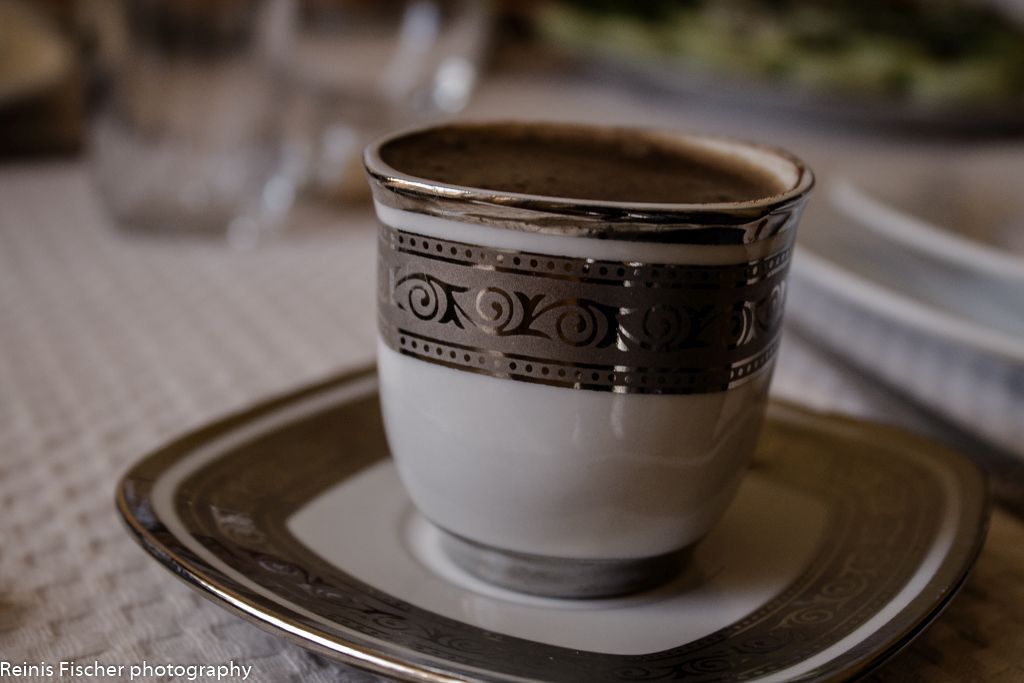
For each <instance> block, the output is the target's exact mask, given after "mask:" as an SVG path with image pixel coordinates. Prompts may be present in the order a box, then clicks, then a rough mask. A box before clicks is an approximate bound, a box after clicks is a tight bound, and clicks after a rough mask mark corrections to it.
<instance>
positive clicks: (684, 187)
mask: <svg viewBox="0 0 1024 683" xmlns="http://www.w3.org/2000/svg"><path fill="white" fill-rule="evenodd" d="M380 158H381V160H382V161H384V162H385V163H386V164H388V165H389V166H391V167H392V168H393V169H395V170H396V171H398V172H400V173H403V174H405V175H410V176H415V177H418V178H423V179H427V180H431V181H434V182H441V183H445V184H448V185H459V186H463V187H471V188H477V189H482V190H491V191H497V192H514V193H520V194H530V195H540V196H545V197H564V198H568V199H580V200H600V201H613V202H624V203H648V202H649V203H671V204H717V203H724V202H746V201H753V200H758V199H764V198H767V197H772V196H774V195H778V194H781V193H783V192H785V191H786V190H788V189H789V188H788V187H786V185H785V184H784V183H783V182H782V180H780V179H779V178H778V177H777V176H776V175H774V174H772V173H771V172H769V171H768V170H766V169H764V168H761V167H759V166H757V165H755V164H754V163H752V162H750V161H749V160H747V159H745V158H742V157H740V156H739V155H734V154H729V153H727V152H725V151H721V152H720V151H717V150H710V149H705V148H702V147H699V146H697V145H694V144H687V143H686V141H685V139H684V138H680V139H678V140H676V139H672V138H671V137H669V136H666V135H664V134H660V135H659V134H655V133H645V132H643V131H637V130H625V129H611V128H609V129H601V128H597V129H595V128H577V127H574V126H560V125H546V126H536V125H531V126H521V125H516V124H504V125H493V124H492V125H486V126H473V125H455V126H446V127H444V128H435V129H432V130H426V131H423V132H419V133H413V134H410V135H405V136H402V137H400V138H397V139H394V140H391V141H389V142H387V143H385V144H384V145H383V146H382V147H381V148H380Z"/></svg>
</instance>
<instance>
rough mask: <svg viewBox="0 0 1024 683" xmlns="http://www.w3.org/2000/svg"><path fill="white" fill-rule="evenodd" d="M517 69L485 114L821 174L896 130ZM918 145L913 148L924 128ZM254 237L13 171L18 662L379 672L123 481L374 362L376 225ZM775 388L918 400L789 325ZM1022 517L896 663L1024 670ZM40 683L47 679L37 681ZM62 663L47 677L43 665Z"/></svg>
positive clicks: (10, 466)
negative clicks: (210, 573) (261, 406)
mask: <svg viewBox="0 0 1024 683" xmlns="http://www.w3.org/2000/svg"><path fill="white" fill-rule="evenodd" d="M691 105H692V106H686V107H681V106H680V105H679V103H669V102H661V101H657V100H644V99H640V98H638V97H636V96H626V95H625V94H623V93H622V92H621V91H620V90H618V89H617V88H615V87H614V86H612V85H609V84H602V83H594V82H587V81H581V80H578V79H573V80H570V81H565V82H562V81H559V80H556V79H553V78H547V77H537V76H525V75H517V74H506V75H502V76H498V77H496V78H493V79H491V80H488V81H486V82H485V83H484V85H483V87H482V88H481V91H480V93H479V95H478V97H477V98H476V99H475V101H474V104H473V105H472V107H471V109H470V112H469V114H471V115H478V116H524V117H533V118H547V119H576V120H579V119H586V120H593V121H598V122H609V123H610V122H618V123H623V122H626V123H631V124H646V125H662V126H673V127H690V128H701V129H703V130H708V131H715V132H727V133H732V134H739V135H742V136H745V137H762V136H764V135H766V134H768V132H770V134H771V135H772V136H773V139H774V140H775V141H777V142H779V143H780V144H783V145H787V146H790V147H792V148H794V149H796V150H797V151H798V152H799V153H801V154H802V155H803V156H805V157H806V158H808V159H809V160H810V162H811V163H812V165H814V166H815V167H816V168H817V169H818V170H819V173H821V172H823V171H824V172H826V173H827V172H828V169H829V168H833V167H835V166H836V165H837V164H839V163H859V160H864V159H868V158H870V157H871V156H872V155H876V156H877V155H881V154H885V153H890V154H891V153H892V152H891V151H888V152H887V150H891V149H892V145H893V141H892V140H891V139H885V138H881V139H876V138H871V137H865V136H860V137H858V136H857V135H852V136H851V137H849V138H848V139H847V138H843V137H842V136H836V135H835V134H834V133H833V132H832V131H830V130H829V129H828V127H824V126H817V127H816V126H815V125H803V124H798V125H790V124H786V123H784V122H771V121H767V120H765V119H763V118H762V117H760V116H758V115H756V113H753V114H752V113H750V112H748V113H746V114H742V115H741V114H737V113H735V112H733V113H727V114H719V113H718V112H716V111H715V110H714V109H707V108H702V107H701V106H699V103H691ZM908 144H911V143H908ZM292 223H293V226H292V227H291V228H290V229H289V231H288V232H287V233H286V234H285V235H284V236H283V238H281V239H279V240H276V241H273V242H271V243H268V244H264V245H262V246H260V247H259V248H256V249H252V250H248V251H232V250H230V249H227V248H226V247H225V246H223V245H221V244H215V243H209V242H196V241H191V242H188V241H186V242H178V241H173V240H166V239H145V238H138V237H137V236H128V235H125V234H123V233H121V232H118V231H117V230H115V229H114V228H113V226H112V224H111V222H110V220H109V218H108V217H107V216H106V215H105V213H104V211H103V208H102V206H101V205H100V203H99V201H98V198H97V196H96V195H95V193H94V190H93V188H92V186H91V184H90V178H89V174H88V168H87V165H86V163H85V162H82V161H64V162H33V163H17V164H7V165H5V166H2V167H0V539H2V549H0V659H3V660H8V661H12V662H17V663H21V662H28V663H38V662H51V663H55V662H59V661H61V660H75V661H78V662H91V661H93V660H98V661H100V662H102V663H105V664H118V663H125V664H128V663H135V662H141V661H142V660H146V661H148V662H151V663H158V662H167V663H175V664H188V663H192V664H217V663H226V662H228V661H229V660H234V661H235V662H237V663H242V664H245V665H252V666H253V667H254V670H253V674H252V676H251V677H250V680H261V681H263V680H265V681H290V680H294V681H329V680H330V681H337V680H343V681H363V680H372V679H374V677H373V676H370V675H369V674H365V673H362V672H359V671H357V670H354V669H351V668H348V667H345V666H343V665H340V664H336V663H333V662H329V661H327V660H325V659H324V658H322V657H318V656H315V655H312V654H310V653H307V652H306V651H304V650H302V649H300V648H298V647H296V646H293V645H291V644H289V643H286V642H284V641H283V640H281V639H278V638H275V637H272V636H270V635H267V634H264V633H263V632H262V631H260V630H258V629H256V628H255V627H253V626H251V625H249V624H248V623H246V622H244V621H243V620H241V619H239V618H236V617H234V616H232V615H230V614H229V613H227V612H226V611H224V610H222V609H220V608H218V607H216V606H214V605H212V604H209V603H208V602H206V601H205V600H204V599H203V598H201V597H199V595H198V594H196V593H195V592H193V591H192V590H190V589H188V588H187V587H185V586H184V585H183V584H181V583H179V582H177V581H174V580H173V579H172V578H171V577H170V576H169V575H168V574H167V573H166V571H165V570H164V569H163V568H161V567H159V566H158V565H157V564H156V563H155V562H153V561H151V559H150V558H149V557H148V556H147V555H146V554H145V553H144V552H143V551H142V550H140V549H139V548H138V547H137V546H136V545H135V543H134V542H133V541H132V540H131V538H130V537H129V535H128V534H127V533H125V531H124V529H123V528H122V526H121V524H120V522H119V520H118V519H117V516H116V513H115V511H114V506H113V488H114V484H115V482H116V480H117V478H118V476H119V475H120V474H121V473H122V472H123V471H124V470H125V469H126V468H127V467H128V466H129V465H130V464H131V463H132V462H133V461H134V460H135V459H137V458H138V457H139V456H140V454H143V453H145V452H147V451H149V450H151V449H153V448H155V447H156V446H158V445H160V444H161V443H163V442H165V441H167V440H168V439H170V438H172V437H174V436H176V435H179V434H181V433H183V432H185V431H187V430H190V429H193V428H195V427H198V426H200V425H202V424H204V423H207V422H209V421H210V420H211V419H213V418H216V417H217V416H219V415H223V414H225V413H228V412H231V411H234V410H236V409H239V408H241V407H244V406H246V405H248V404H250V403H253V402H255V401H258V400H260V399H262V398H265V397H267V396H268V395H271V394H274V393H277V392H281V391H285V390H288V389H290V388H294V387H296V386H298V385H301V384H303V383H307V382H312V381H315V380H318V379H321V378H323V377H324V376H326V375H329V374H332V373H336V372H340V371H343V370H345V369H348V368H352V367H355V366H359V365H363V364H366V363H369V362H372V360H373V353H374V335H375V325H374V302H373V288H372V283H373V281H374V279H373V272H372V270H373V267H374V263H375V257H374V248H375V232H374V221H373V218H372V216H371V215H370V214H369V212H368V209H366V208H347V209H332V210H330V211H327V210H322V209H316V208H306V209H304V210H302V211H299V212H298V213H297V215H296V217H295V218H294V219H293V221H292ZM773 391H774V392H775V394H776V395H779V396H784V397H786V398H789V399H792V400H796V401H798V402H801V403H804V404H808V405H811V406H813V407H816V408H821V409H828V410H836V411H841V412H845V413H851V414H856V415H863V416H866V417H870V418H876V419H883V420H886V421H890V422H896V423H902V424H905V425H907V426H909V427H912V428H915V427H916V426H917V425H915V423H914V419H915V418H914V416H913V415H912V414H910V413H907V412H906V411H904V410H902V409H901V407H900V406H899V405H896V404H893V403H892V401H891V400H890V399H889V398H888V397H886V396H883V395H880V394H878V393H876V392H874V391H872V390H871V389H870V388H868V387H867V386H866V385H864V384H863V383H861V382H858V381H853V380H852V379H851V378H850V377H849V376H848V374H847V373H846V372H845V371H843V370H841V369H840V368H837V367H836V366H835V365H833V364H832V363H831V362H830V361H829V360H828V359H827V358H826V357H824V356H822V355H820V354H819V353H818V352H817V351H816V350H815V349H814V348H812V347H811V346H809V345H807V344H806V343H805V342H803V341H801V339H800V338H799V337H797V336H794V335H791V334H787V336H786V338H785V341H784V344H783V349H782V352H781V356H780V360H779V364H778V368H777V372H776V381H775V384H774V386H773ZM1022 575H1024V524H1022V523H1021V522H1020V521H1019V520H1018V519H1016V518H1014V517H1012V516H1010V515H1009V514H1007V513H1006V512H1005V511H1003V510H1001V509H999V508H997V509H996V510H995V511H994V514H993V517H992V524H991V529H990V532H989V538H988V541H987V543H986V546H985V549H984V552H983V554H982V556H981V559H980V560H979V562H978V564H977V567H976V569H975V570H974V573H973V575H972V576H971V578H970V580H969V581H968V583H967V585H966V587H965V588H964V589H963V592H962V593H961V594H960V595H959V596H958V597H957V598H956V600H955V601H954V602H953V603H952V604H951V606H950V607H949V608H948V610H947V611H946V612H945V613H944V614H943V615H942V616H941V617H940V618H939V619H938V620H937V621H936V622H935V623H934V624H933V625H932V626H931V627H930V628H929V629H928V631H927V632H926V633H925V634H924V635H923V636H922V637H921V638H919V639H918V640H917V641H915V642H914V643H913V644H912V645H911V646H910V647H909V648H908V649H907V650H905V651H904V652H903V653H901V654H899V655H898V656H897V657H896V658H895V659H893V660H892V661H891V662H890V663H888V664H887V665H886V666H885V667H884V668H882V669H881V670H880V671H878V672H877V673H875V674H873V676H874V679H875V680H880V681H888V680H893V681H897V680H898V681H937V682H943V681H981V680H984V681H1020V680H1024V583H1022V582H1021V580H1020V577H1021V576H1022ZM22 680H28V679H22ZM40 680H47V679H40Z"/></svg>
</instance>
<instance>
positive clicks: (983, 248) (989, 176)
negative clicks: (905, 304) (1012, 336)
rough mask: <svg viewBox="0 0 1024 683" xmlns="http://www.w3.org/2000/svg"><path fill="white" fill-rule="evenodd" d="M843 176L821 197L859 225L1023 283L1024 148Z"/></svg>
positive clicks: (935, 255) (942, 257)
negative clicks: (907, 169) (900, 169)
mask: <svg viewBox="0 0 1024 683" xmlns="http://www.w3.org/2000/svg"><path fill="white" fill-rule="evenodd" d="M862 175H864V176H865V177H862V178H856V179H853V178H843V179H840V180H837V181H835V182H833V183H832V184H831V185H830V186H829V187H828V188H827V189H826V192H825V193H824V194H825V197H823V198H822V199H823V200H824V201H825V202H826V203H829V204H830V205H831V206H832V207H833V208H834V209H835V211H836V213H838V214H841V215H842V216H844V217H845V218H847V219H849V220H851V221H852V222H854V223H856V224H857V225H859V226H860V227H862V228H865V229H867V230H870V231H872V232H876V233H878V234H880V235H882V236H884V237H887V238H888V239H891V240H892V241H894V242H898V243H899V244H901V245H904V246H907V247H910V248H912V249H914V250H915V251H919V252H921V253H923V254H927V255H929V256H931V257H933V258H935V259H938V260H941V261H944V262H946V263H949V264H952V265H955V266H959V267H961V268H964V269H970V270H976V271H978V272H980V273H984V274H988V275H991V276H995V277H1003V278H1006V279H1009V280H1013V281H1015V282H1017V283H1019V284H1020V285H1021V286H1022V287H1024V152H1020V151H1011V152H1009V153H999V152H995V153H983V154H982V155H980V156H976V157H974V158H970V157H968V158H965V159H962V160H958V161H957V162H956V163H953V162H951V161H949V160H947V161H946V162H945V163H942V162H938V163H932V164H927V165H921V166H920V167H918V168H916V169H914V170H913V171H912V172H905V173H886V174H879V175H878V176H874V177H871V176H869V175H868V174H862Z"/></svg>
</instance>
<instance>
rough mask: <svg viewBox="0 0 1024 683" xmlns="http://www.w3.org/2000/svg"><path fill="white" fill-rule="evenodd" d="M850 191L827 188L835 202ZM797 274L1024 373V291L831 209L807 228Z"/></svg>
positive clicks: (811, 212)
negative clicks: (837, 195) (935, 256)
mask: <svg viewBox="0 0 1024 683" xmlns="http://www.w3.org/2000/svg"><path fill="white" fill-rule="evenodd" d="M844 187H848V186H846V185H838V186H835V185H832V186H830V185H825V186H824V187H823V188H822V189H823V194H826V195H829V194H834V193H835V192H836V191H837V189H836V188H838V189H839V190H840V191H841V190H842V189H843V188H844ZM794 268H795V271H796V273H797V274H798V275H799V276H800V277H801V279H802V280H803V281H805V282H806V283H807V284H808V285H809V286H813V287H814V288H816V289H819V290H823V291H826V292H829V293H830V294H832V295H833V296H835V297H837V298H839V299H842V300H844V301H847V302H849V303H850V304H852V305H855V306H857V307H859V308H862V309H865V310H867V311H870V312H872V313H873V314H875V315H877V316H879V317H882V318H886V319H888V320H890V321H891V323H893V324H895V325H899V326H901V327H909V328H912V329H914V330H916V331H918V332H920V333H924V334H928V335H931V336H933V337H935V338H937V339H941V340H944V341H947V342H951V343H954V344H958V345H961V346H964V347H966V348H967V349H970V350H973V351H977V352H981V353H985V354H989V355H992V356H995V357H997V358H1000V359H1002V360H1004V361H1006V362H1008V363H1015V364H1020V365H1021V366H1024V296H1022V294H1024V289H1022V287H1021V285H1020V284H1018V283H1014V282H1010V281H1006V280H1004V279H1001V278H998V277H993V276H991V275H989V274H988V273H985V272H982V271H980V270H977V269H973V268H961V267H957V266H954V265H949V264H947V263H944V262H942V261H939V260H936V259H933V258H930V257H929V256H928V255H926V254H922V253H920V252H918V251H916V250H914V249H912V248H908V247H905V246H903V245H901V244H899V243H896V242H894V241H893V240H890V239H889V238H888V237H887V236H886V235H885V234H882V233H881V232H879V231H874V230H864V229H862V227H861V225H860V222H859V220H858V221H854V220H853V219H852V218H851V217H849V216H847V215H844V214H842V213H840V212H838V211H836V210H835V209H834V208H833V207H832V206H830V205H829V203H828V202H827V201H819V202H817V204H815V205H812V206H811V207H810V208H809V209H808V211H807V214H806V216H805V220H804V223H803V225H802V226H801V234H800V242H799V247H798V253H797V257H796V260H795V264H794Z"/></svg>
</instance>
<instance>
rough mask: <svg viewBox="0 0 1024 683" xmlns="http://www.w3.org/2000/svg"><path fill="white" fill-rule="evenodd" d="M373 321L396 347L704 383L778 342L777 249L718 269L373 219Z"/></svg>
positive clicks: (623, 385) (552, 378) (514, 369)
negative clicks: (541, 250)
mask: <svg viewBox="0 0 1024 683" xmlns="http://www.w3.org/2000/svg"><path fill="white" fill-rule="evenodd" d="M379 254H380V262H379V264H378V279H379V291H378V304H379V324H380V331H381V336H382V337H383V339H384V341H385V342H386V343H387V344H388V345H389V346H390V347H391V348H392V349H394V350H396V351H398V352H399V353H402V354H405V355H408V356H413V357H415V358H419V359H421V360H425V361H428V362H432V363H439V364H441V365H445V366H448V367H453V368H457V369H460V370H466V371H470V372H476V373H482V374H488V375H492V376H496V377H504V378H508V379H515V380H520V381H527V382H537V383H542V384H549V385H554V386H562V387H572V388H578V389H592V390H603V391H616V392H621V393H669V394H676V393H707V392H714V391H724V390H725V389H728V388H730V387H733V386H736V385H737V384H740V383H742V382H746V381H748V380H749V379H750V378H751V377H753V376H755V375H756V374H757V373H758V372H759V371H761V370H763V369H765V368H767V367H769V365H770V361H771V359H772V357H773V355H774V352H775V349H776V348H777V340H778V334H779V329H780V327H781V320H782V308H783V302H784V300H785V282H784V278H785V276H786V271H787V269H788V266H789V260H790V249H789V248H785V249H783V250H781V251H779V252H777V253H775V254H773V255H771V256H769V257H767V258H764V259H760V260H757V261H752V262H749V263H739V264H735V265H725V266H693V265H666V264H647V263H626V262H615V261H596V260H593V259H583V258H562V257H553V256H547V255H543V254H532V253H523V252H514V251H508V250H501V249H491V248H485V247H478V246H474V245H471V244H465V243H461V242H452V241H449V240H441V239H435V238H430V237H424V236H422V235H417V234H413V233H409V232H403V231H399V230H396V229H393V228H390V227H388V226H382V227H381V231H380V252H379Z"/></svg>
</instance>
